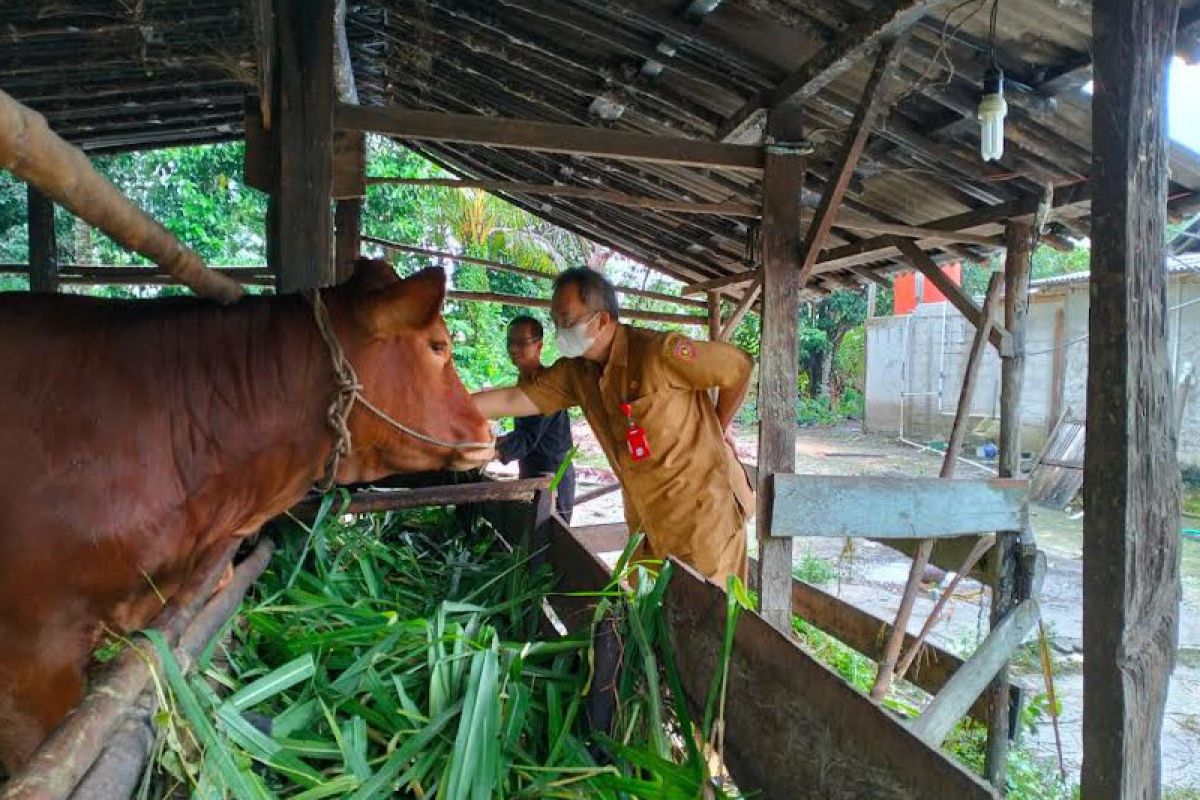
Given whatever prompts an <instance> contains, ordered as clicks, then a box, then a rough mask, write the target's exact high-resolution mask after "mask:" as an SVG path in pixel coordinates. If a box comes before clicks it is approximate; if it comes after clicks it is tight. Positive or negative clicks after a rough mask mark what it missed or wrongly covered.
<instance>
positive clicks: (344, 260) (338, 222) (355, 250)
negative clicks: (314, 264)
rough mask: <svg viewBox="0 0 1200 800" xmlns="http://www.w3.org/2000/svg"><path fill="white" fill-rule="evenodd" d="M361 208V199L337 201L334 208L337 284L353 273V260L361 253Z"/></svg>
mask: <svg viewBox="0 0 1200 800" xmlns="http://www.w3.org/2000/svg"><path fill="white" fill-rule="evenodd" d="M362 207H363V199H362V198H361V197H347V198H345V199H344V200H338V201H337V204H336V205H335V207H334V212H333V221H334V227H335V233H334V240H333V250H334V261H335V263H336V268H337V282H338V283H341V282H342V281H344V280H347V279H348V278H349V277H350V276H351V275H352V274H353V273H354V260H355V259H356V258H358V256H359V254H360V253H361V252H362Z"/></svg>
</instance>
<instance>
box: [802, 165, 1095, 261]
mask: <svg viewBox="0 0 1200 800" xmlns="http://www.w3.org/2000/svg"><path fill="white" fill-rule="evenodd" d="M1090 202H1091V194H1090V192H1089V190H1088V186H1087V184H1076V185H1073V186H1065V187H1062V188H1060V189H1056V190H1055V191H1054V200H1053V202H1052V204H1051V207H1052V208H1053V209H1054V211H1055V215H1056V216H1057V215H1062V214H1077V213H1080V212H1081V211H1082V210H1084V209H1086V207H1087V205H1088V204H1089V203H1090ZM1040 203H1041V198H1039V197H1034V196H1032V195H1030V196H1027V197H1022V198H1020V199H1018V200H1012V201H1009V202H1006V203H997V204H996V205H993V206H986V207H984V208H977V209H974V210H972V211H967V212H964V213H962V214H955V215H953V216H949V217H943V218H942V219H939V220H934V221H933V222H926V223H924V224H923V225H921V226H920V227H922V228H924V229H926V230H930V231H947V232H951V231H953V232H958V233H961V232H964V231H978V230H979V229H980V228H982V229H984V230H985V231H989V232H990V231H995V230H999V229H1001V228H1003V226H1004V223H1005V222H1006V221H1008V220H1010V219H1015V220H1031V219H1033V216H1034V215H1035V214H1037V210H1038V205H1039V204H1040ZM936 235H937V234H936V233H932V234H931V236H930V237H926V238H923V239H920V240H918V241H917V246H918V247H934V246H937V245H939V244H940V243H941V241H942V240H938V239H935V238H933V237H935V236H936ZM897 241H898V239H897V237H896V236H893V235H883V236H873V237H871V238H870V239H863V240H861V241H857V242H854V243H852V244H847V245H843V246H841V247H835V248H833V249H832V250H829V251H826V252H825V254H824V255H823V257H822V258H821V259H820V260H819V261H817V268H816V270H815V272H817V273H820V272H823V271H827V270H834V269H844V268H845V267H847V266H850V265H854V264H866V263H869V262H871V261H880V260H883V259H886V258H894V257H895V256H896V255H897V254H898V252H897V249H896V242H897Z"/></svg>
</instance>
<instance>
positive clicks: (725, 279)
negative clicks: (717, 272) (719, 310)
mask: <svg viewBox="0 0 1200 800" xmlns="http://www.w3.org/2000/svg"><path fill="white" fill-rule="evenodd" d="M757 277H758V270H757V269H748V270H746V271H745V272H735V273H733V274H732V275H723V276H721V277H720V278H713V279H711V280H707V281H700V282H699V283H689V284H688V285H687V286H684V287H683V288H682V289H681V290H680V291H679V293H680V294H682V295H689V294H702V293H704V292H715V291H718V290H729V289H732V288H733V287H734V286H741V285H742V284H743V283H749V282H750V281H752V280H754V279H756V278H757Z"/></svg>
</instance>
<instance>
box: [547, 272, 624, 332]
mask: <svg viewBox="0 0 1200 800" xmlns="http://www.w3.org/2000/svg"><path fill="white" fill-rule="evenodd" d="M565 286H575V287H578V289H579V296H580V297H582V298H583V304H584V305H585V306H587V307H588V310H589V311H607V312H608V314H609V316H610V317H612V318H613V321H614V322H616V321H617V320H619V319H620V317H621V308H620V306H619V305H617V289H616V287H615V286H613V285H612V283H610V282H609V280H608V278H606V277H604V276H603V275H601V274H600V273H599V272H596V271H595V270H591V269H588V268H587V267H572V268H571V269H566V270H563V271H562V272H560V273H558V277H557V278H555V279H554V291H556V292H557V291H558V290H560V289H562V288H563V287H565Z"/></svg>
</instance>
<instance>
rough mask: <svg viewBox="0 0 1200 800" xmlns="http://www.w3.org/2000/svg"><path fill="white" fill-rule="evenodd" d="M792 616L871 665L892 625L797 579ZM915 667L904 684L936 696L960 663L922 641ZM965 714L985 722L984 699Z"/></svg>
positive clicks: (907, 640) (909, 642)
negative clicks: (862, 656)
mask: <svg viewBox="0 0 1200 800" xmlns="http://www.w3.org/2000/svg"><path fill="white" fill-rule="evenodd" d="M756 565H757V561H756V560H755V559H750V567H751V568H750V579H751V580H750V588H751V589H752V590H754V591H758V586H757V584H756V583H755V581H754V574H755V566H756ZM792 613H793V614H795V615H796V616H798V617H800V618H801V619H802V620H804V621H805V622H807V623H809V624H810V625H813V626H815V627H817V628H819V629H820V630H821V631H822V632H824V633H827V634H829V635H830V636H832V637H834V638H835V639H837V640H839V641H841V642H842V643H843V644H845V645H847V646H848V647H850V648H852V649H854V650H857V651H858V652H860V653H862V654H863V655H864V656H866V657H867V658H869V659H871V660H872V661H878V660H879V659H880V658H881V657H882V656H883V643H884V641H886V640H887V638H888V636H890V635H891V631H892V624H891V623H890V622H888V621H887V620H885V619H880V618H879V617H877V616H875V615H874V614H872V613H870V612H868V611H864V610H863V609H861V608H859V607H858V606H856V605H854V604H852V603H848V602H846V601H845V600H843V599H842V598H840V597H838V596H836V595H832V594H829V593H828V592H826V591H824V590H823V589H820V588H818V587H816V586H813V585H811V584H808V583H805V582H804V581H802V580H799V579H798V578H793V579H792ZM914 644H916V638H915V637H914V636H912V635H911V634H908V633H905V635H904V649H905V651H906V652H907V651H908V650H909V649H910V648H912V647H913V645H914ZM915 664H916V666H915V667H914V668H913V669H912V670H911V671H910V672H909V673H908V674H907V675H906V676H905V680H907V681H908V682H909V683H911V684H913V685H914V686H918V687H920V688H921V689H924V690H925V691H926V692H929V693H930V694H937V692H938V691H939V690H940V689H941V688H942V687H943V686H945V685H946V681H948V680H949V679H950V676H951V675H953V674H954V672H955V671H956V670H957V669H959V668H960V667H961V666H962V664H963V660H962V659H961V658H959V657H958V656H956V655H954V654H953V653H951V652H950V651H948V650H943V649H942V648H940V647H938V646H937V645H935V644H933V643H931V642H928V641H926V642H923V643H922V644H921V649H920V652H919V655H918V656H917V658H916V660H915ZM1012 691H1013V693H1014V695H1015V694H1016V693H1017V691H1018V690H1017V689H1016V687H1013V689H1012ZM968 713H969V714H970V715H971V716H972V717H973V718H975V719H977V720H979V721H980V722H986V721H987V713H988V704H987V701H986V699H980V700H979V701H978V702H977V703H976V704H975V705H974V706H972V707H971V709H970V711H969V712H968Z"/></svg>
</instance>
